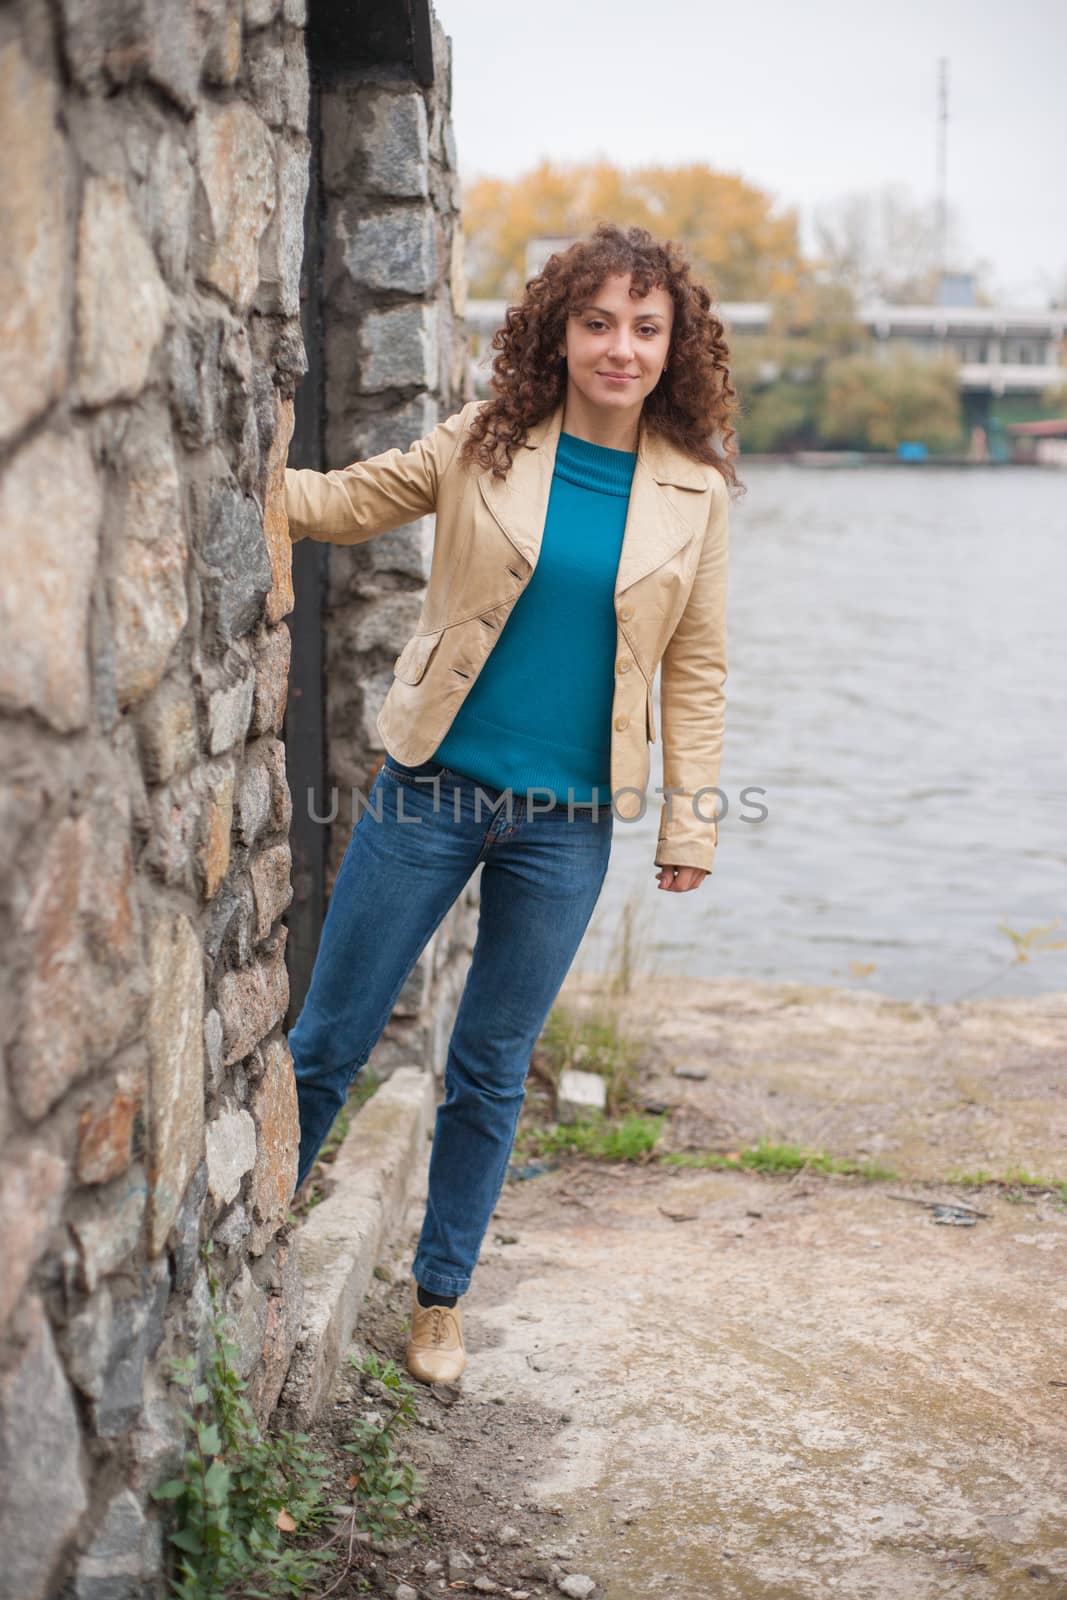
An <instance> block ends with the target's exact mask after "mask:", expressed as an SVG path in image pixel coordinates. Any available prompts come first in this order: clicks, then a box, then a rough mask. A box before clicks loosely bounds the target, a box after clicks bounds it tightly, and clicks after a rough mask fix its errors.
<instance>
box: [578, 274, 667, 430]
mask: <svg viewBox="0 0 1067 1600" xmlns="http://www.w3.org/2000/svg"><path fill="white" fill-rule="evenodd" d="M630 281H631V280H630V274H629V273H627V274H626V275H625V276H624V277H622V276H616V277H610V278H605V279H604V281H603V283H602V284H601V285H600V287H599V288H598V289H597V290H595V291H594V293H593V294H591V295H590V297H589V301H588V304H586V305H583V306H581V307H579V309H578V311H577V312H574V313H572V314H571V315H570V316H569V317H568V319H567V347H566V356H567V375H568V384H569V385H573V386H574V388H575V389H577V390H578V391H579V393H580V394H581V395H582V397H583V399H584V400H585V401H586V402H587V403H588V404H589V405H591V406H594V407H596V408H598V409H603V410H607V411H611V412H622V413H629V414H631V415H633V416H635V417H636V416H637V415H638V414H639V413H640V410H641V407H642V405H643V404H644V400H645V396H646V395H647V394H650V393H651V392H652V390H653V389H654V388H655V387H656V384H657V383H658V382H659V378H660V374H661V372H662V371H663V364H664V362H665V361H666V360H667V355H668V352H669V350H670V342H671V324H672V322H673V320H674V302H673V301H672V299H671V297H670V295H669V294H668V292H667V290H666V289H651V290H650V291H649V293H648V294H647V295H645V296H644V298H643V299H637V298H632V297H631V295H630V293H629V290H630Z"/></svg>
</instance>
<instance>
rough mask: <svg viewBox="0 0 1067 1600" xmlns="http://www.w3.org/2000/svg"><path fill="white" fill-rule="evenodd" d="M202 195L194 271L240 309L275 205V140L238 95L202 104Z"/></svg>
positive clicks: (255, 277) (251, 288)
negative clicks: (227, 100) (222, 102)
mask: <svg viewBox="0 0 1067 1600" xmlns="http://www.w3.org/2000/svg"><path fill="white" fill-rule="evenodd" d="M196 141H197V151H198V157H199V160H198V171H199V175H200V185H201V190H202V195H203V205H202V207H201V211H200V219H199V226H198V230H197V233H198V239H199V244H198V249H197V257H196V271H197V275H198V277H199V278H200V280H201V281H202V282H204V283H206V284H208V285H210V287H211V288H213V289H217V290H218V291H219V293H220V294H222V295H223V296H225V298H226V299H227V300H229V302H230V303H231V305H233V306H234V308H235V309H236V310H238V311H246V310H247V309H248V307H249V305H250V304H251V301H252V296H253V295H254V294H255V292H256V286H257V284H258V282H259V244H260V240H261V238H262V237H263V234H264V231H265V230H266V227H267V224H268V222H269V221H270V218H271V215H272V213H273V211H274V207H275V201H276V192H275V191H276V182H275V173H274V142H273V140H272V138H271V136H270V134H269V133H268V131H267V129H266V128H265V127H264V125H263V123H262V122H261V120H260V119H259V117H257V116H256V114H255V112H254V111H253V110H252V109H251V107H250V106H247V105H245V104H243V103H242V102H240V101H237V102H233V103H231V104H228V105H205V106H202V107H201V108H200V110H199V112H198V113H197V117H196Z"/></svg>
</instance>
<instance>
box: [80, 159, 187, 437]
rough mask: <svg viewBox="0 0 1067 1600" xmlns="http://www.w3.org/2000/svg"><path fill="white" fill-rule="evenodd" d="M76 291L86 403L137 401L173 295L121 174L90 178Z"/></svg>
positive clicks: (84, 402)
mask: <svg viewBox="0 0 1067 1600" xmlns="http://www.w3.org/2000/svg"><path fill="white" fill-rule="evenodd" d="M76 294H77V314H78V316H77V326H78V392H79V396H80V398H81V400H82V403H83V404H85V405H90V406H101V405H106V404H107V403H108V402H109V401H112V400H132V399H134V398H135V397H136V396H137V395H139V394H140V392H141V390H142V389H143V388H144V386H145V384H146V382H147V381H148V372H149V368H150V366H151V363H152V357H153V355H154V354H155V351H156V349H157V347H158V345H159V343H160V341H161V339H162V338H163V333H164V330H165V328H166V326H167V319H168V317H169V314H170V296H169V294H168V292H167V286H166V284H165V283H164V282H163V279H162V278H161V277H160V274H159V269H158V268H157V266H156V263H155V257H154V256H153V254H152V251H151V248H150V247H149V244H148V242H147V240H146V239H145V237H144V235H143V234H142V232H141V229H140V226H139V224H138V221H137V217H136V214H135V212H134V209H133V207H132V205H131V204H130V201H129V198H128V196H127V194H126V190H125V188H124V187H123V185H122V183H121V182H120V180H119V179H117V178H97V177H90V178H88V179H87V180H86V184H85V196H84V199H83V202H82V214H81V220H80V222H79V225H78V266H77V277H76Z"/></svg>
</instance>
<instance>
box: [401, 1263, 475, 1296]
mask: <svg viewBox="0 0 1067 1600" xmlns="http://www.w3.org/2000/svg"><path fill="white" fill-rule="evenodd" d="M411 1275H412V1277H413V1278H414V1279H415V1282H416V1283H418V1284H421V1286H422V1288H424V1289H429V1291H430V1293H431V1294H466V1292H467V1290H468V1289H469V1288H470V1286H471V1280H470V1279H469V1278H466V1279H464V1278H456V1277H451V1278H450V1277H449V1276H448V1274H447V1273H444V1272H435V1271H434V1270H433V1268H432V1267H421V1266H420V1265H419V1263H418V1261H416V1262H415V1265H414V1266H413V1267H412V1269H411Z"/></svg>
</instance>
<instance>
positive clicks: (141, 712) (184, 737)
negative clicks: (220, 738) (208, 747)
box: [135, 674, 200, 783]
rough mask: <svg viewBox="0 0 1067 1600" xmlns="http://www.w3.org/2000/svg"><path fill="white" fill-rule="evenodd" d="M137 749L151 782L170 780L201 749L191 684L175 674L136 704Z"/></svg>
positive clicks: (191, 763) (184, 769)
mask: <svg viewBox="0 0 1067 1600" xmlns="http://www.w3.org/2000/svg"><path fill="white" fill-rule="evenodd" d="M135 728H136V732H137V749H138V754H139V756H140V760H141V769H142V771H143V773H144V776H145V779H146V781H147V782H148V783H167V782H169V781H170V779H171V778H173V777H174V776H175V774H176V773H179V772H185V771H187V770H188V768H189V767H191V766H192V765H193V763H194V761H195V760H196V758H197V756H198V754H199V751H200V735H199V730H198V728H197V722H196V699H195V697H194V695H193V691H192V687H191V685H190V684H189V683H188V682H186V681H185V679H183V678H180V677H179V676H177V674H172V675H171V676H170V677H168V678H164V680H163V682H162V683H161V684H160V685H159V687H158V688H157V689H156V690H155V693H154V694H152V695H150V696H149V697H148V698H147V699H146V700H143V701H142V702H141V704H140V705H139V706H138V707H137V711H136V717H135Z"/></svg>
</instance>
